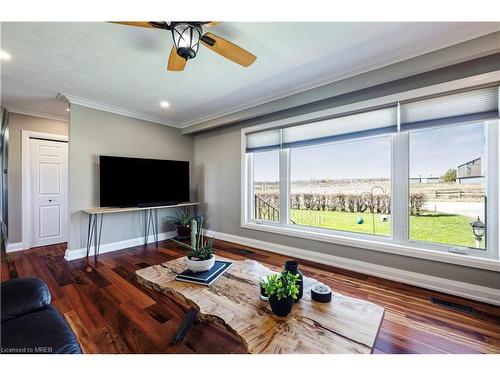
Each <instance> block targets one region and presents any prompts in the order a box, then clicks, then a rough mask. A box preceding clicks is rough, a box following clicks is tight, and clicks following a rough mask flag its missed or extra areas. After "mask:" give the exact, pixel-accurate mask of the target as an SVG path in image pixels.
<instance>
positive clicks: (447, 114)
mask: <svg viewBox="0 0 500 375" xmlns="http://www.w3.org/2000/svg"><path fill="white" fill-rule="evenodd" d="M493 118H498V88H497V87H488V88H483V89H477V90H471V91H465V92H460V93H456V94H450V95H444V96H439V97H435V98H429V99H424V100H419V101H414V102H409V103H401V131H408V130H414V129H421V128H429V127H435V126H440V125H443V126H444V125H451V124H459V123H465V122H473V121H482V120H487V119H493Z"/></svg>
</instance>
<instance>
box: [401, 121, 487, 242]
mask: <svg viewBox="0 0 500 375" xmlns="http://www.w3.org/2000/svg"><path fill="white" fill-rule="evenodd" d="M485 146H486V137H485V125H484V123H475V124H467V125H457V126H448V127H444V128H436V129H429V130H422V131H417V132H412V133H410V147H409V150H410V168H409V171H410V181H409V182H410V218H409V222H410V230H409V233H410V236H409V237H410V239H411V240H418V241H427V242H433V243H440V244H449V245H457V246H464V247H470V248H481V249H484V248H485V243H486V239H487V233H485V235H484V236H482V237H481V238H480V239H476V237H475V236H474V233H473V232H472V230H471V223H473V222H474V221H476V220H477V221H480V222H482V223H485V221H486V218H485V214H486V206H485V191H486V178H487V176H486V170H485V166H486V165H487V156H486V153H485Z"/></svg>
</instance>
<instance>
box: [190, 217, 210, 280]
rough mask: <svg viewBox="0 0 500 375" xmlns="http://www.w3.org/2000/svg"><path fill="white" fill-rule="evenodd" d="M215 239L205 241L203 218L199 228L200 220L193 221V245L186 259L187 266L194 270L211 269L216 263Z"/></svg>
mask: <svg viewBox="0 0 500 375" xmlns="http://www.w3.org/2000/svg"><path fill="white" fill-rule="evenodd" d="M213 245H214V239H213V238H210V239H209V240H207V241H205V238H204V235H203V220H201V223H200V228H199V230H198V222H197V221H196V220H193V221H192V222H191V246H188V245H186V246H187V247H188V249H189V253H188V255H187V259H186V266H187V268H188V269H189V270H191V271H193V272H203V271H208V270H209V269H211V268H212V267H213V266H214V264H215V255H214V252H215V251H214V246H213Z"/></svg>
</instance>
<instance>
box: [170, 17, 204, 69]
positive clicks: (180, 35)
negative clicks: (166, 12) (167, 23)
mask: <svg viewBox="0 0 500 375" xmlns="http://www.w3.org/2000/svg"><path fill="white" fill-rule="evenodd" d="M171 29H172V36H173V38H174V45H175V48H176V50H177V54H178V55H179V56H180V57H182V58H183V59H185V60H189V59H192V58H194V57H195V56H196V53H197V52H198V48H199V46H200V38H201V33H202V29H201V24H200V23H195V22H172V25H171Z"/></svg>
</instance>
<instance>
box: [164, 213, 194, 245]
mask: <svg viewBox="0 0 500 375" xmlns="http://www.w3.org/2000/svg"><path fill="white" fill-rule="evenodd" d="M168 219H169V220H168V221H169V223H171V224H174V225H175V226H176V229H177V238H178V239H179V240H185V239H188V238H189V236H190V235H191V222H192V221H193V217H192V216H191V215H188V214H186V213H184V212H183V211H182V210H179V209H178V210H177V216H176V217H171V216H170V217H169V218H168Z"/></svg>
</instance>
